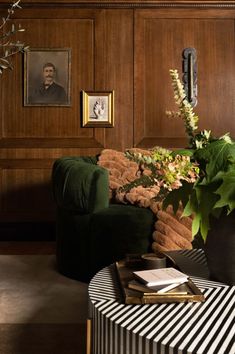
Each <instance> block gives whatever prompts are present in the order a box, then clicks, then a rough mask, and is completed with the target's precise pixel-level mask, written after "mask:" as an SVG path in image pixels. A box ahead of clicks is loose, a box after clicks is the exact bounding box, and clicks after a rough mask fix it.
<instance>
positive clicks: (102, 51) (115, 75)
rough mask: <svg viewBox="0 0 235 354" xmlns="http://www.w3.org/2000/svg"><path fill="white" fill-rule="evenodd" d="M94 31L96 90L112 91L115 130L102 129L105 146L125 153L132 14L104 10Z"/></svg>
mask: <svg viewBox="0 0 235 354" xmlns="http://www.w3.org/2000/svg"><path fill="white" fill-rule="evenodd" d="M96 30H97V31H96V35H97V37H96V39H97V41H96V48H97V51H96V73H97V76H96V83H95V87H96V89H97V90H101V89H103V90H114V91H115V104H114V107H115V128H114V129H112V128H111V129H106V130H105V136H106V139H105V145H106V146H107V147H109V148H114V149H118V150H124V149H125V148H127V147H130V146H132V145H133V12H132V11H131V10H104V11H103V21H102V23H101V24H100V27H99V28H96Z"/></svg>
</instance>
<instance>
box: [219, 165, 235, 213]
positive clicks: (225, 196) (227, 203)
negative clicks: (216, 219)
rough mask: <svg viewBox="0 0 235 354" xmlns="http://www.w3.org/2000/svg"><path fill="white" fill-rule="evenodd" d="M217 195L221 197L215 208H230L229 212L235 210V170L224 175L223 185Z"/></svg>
mask: <svg viewBox="0 0 235 354" xmlns="http://www.w3.org/2000/svg"><path fill="white" fill-rule="evenodd" d="M215 193H216V194H218V195H219V196H220V199H219V200H218V201H217V203H216V204H215V208H222V207H228V210H229V211H232V210H233V209H234V208H235V169H230V170H229V171H228V172H226V173H223V175H222V184H221V185H220V187H219V188H218V189H217V190H216V191H215Z"/></svg>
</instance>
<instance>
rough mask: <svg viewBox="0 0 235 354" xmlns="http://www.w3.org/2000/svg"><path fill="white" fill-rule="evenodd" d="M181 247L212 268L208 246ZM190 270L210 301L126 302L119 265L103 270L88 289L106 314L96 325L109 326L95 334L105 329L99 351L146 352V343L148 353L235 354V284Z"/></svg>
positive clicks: (186, 254) (95, 307) (96, 346)
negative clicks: (208, 258) (210, 278)
mask: <svg viewBox="0 0 235 354" xmlns="http://www.w3.org/2000/svg"><path fill="white" fill-rule="evenodd" d="M179 253H180V255H181V256H183V257H185V260H186V261H187V259H190V261H192V260H193V262H195V264H196V265H200V266H204V267H205V268H206V260H205V256H204V252H203V251H202V250H191V251H179ZM191 271H192V270H191ZM188 274H189V275H190V277H191V279H192V280H193V282H194V283H195V284H196V285H197V286H198V287H199V288H200V290H201V291H202V293H203V294H204V296H205V302H196V303H190V302H189V303H164V304H159V303H158V304H145V305H126V304H124V303H123V301H122V292H121V289H120V286H119V282H118V279H117V274H116V270H115V265H110V266H108V267H106V268H104V269H102V270H101V271H99V272H98V273H97V274H96V275H95V276H94V278H93V279H92V280H91V282H90V284H89V289H88V293H89V300H90V302H91V306H92V308H93V316H94V314H95V313H96V314H99V315H102V317H101V318H99V319H97V320H96V321H95V324H94V329H95V332H96V329H97V328H98V327H99V326H100V325H101V322H102V330H103V332H102V330H101V329H98V332H97V334H96V333H94V337H96V336H98V333H99V336H100V335H101V334H102V336H103V337H104V338H103V340H102V341H101V342H99V338H95V339H94V347H93V349H94V351H93V352H94V354H96V353H97V354H98V353H100V354H104V353H106V351H105V348H108V349H107V350H108V351H107V353H109V351H110V350H111V351H110V353H118V354H122V353H123V354H129V353H130V354H132V353H133V354H136V353H142V349H141V351H139V350H140V347H141V348H142V347H144V348H145V351H143V353H171V352H172V353H173V352H174V353H203V354H210V353H211V354H215V353H216V354H219V353H221V354H235V287H234V286H233V287H231V286H227V285H225V284H222V283H218V282H214V281H210V280H208V279H205V278H202V277H197V276H195V275H191V274H190V273H188ZM96 318H98V317H97V316H96ZM104 318H105V321H106V322H103V320H101V319H104ZM104 323H106V325H104ZM105 326H106V327H107V328H109V330H108V332H107V328H106V327H105ZM112 326H114V327H113V328H117V327H120V329H121V332H120V331H118V330H117V331H116V330H115V331H116V332H115V336H113V335H112V333H113V332H112V330H111V328H112ZM96 327H97V328H96ZM119 336H120V338H119ZM102 351H103V352H102ZM110 353H109V354H110Z"/></svg>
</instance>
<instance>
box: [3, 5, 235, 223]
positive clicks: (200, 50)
mask: <svg viewBox="0 0 235 354" xmlns="http://www.w3.org/2000/svg"><path fill="white" fill-rule="evenodd" d="M116 2H117V1H116ZM6 3H9V1H6V0H3V1H2V9H1V5H0V14H1V15H2V14H3V13H5V10H6V9H7V6H6ZM40 3H41V5H40ZM86 3H87V5H88V4H89V6H87V8H86V7H85V6H84V1H81V2H79V4H78V2H77V1H75V0H72V1H70V2H67V1H65V0H59V1H57V2H56V3H55V4H54V5H52V3H48V1H46V0H45V1H44V0H39V2H38V3H35V2H34V1H32V0H25V1H24V2H23V1H22V6H23V9H22V10H20V11H18V12H17V13H16V14H15V18H16V20H15V21H16V23H21V24H22V26H23V27H25V28H26V32H24V33H22V34H21V35H20V38H19V39H20V40H22V38H23V40H24V41H25V43H27V44H29V45H30V46H31V47H32V48H71V51H72V58H71V59H72V60H71V73H72V76H71V98H72V101H71V107H24V105H23V87H24V75H23V57H22V55H18V56H17V57H15V58H13V65H14V70H12V71H8V72H4V74H3V75H2V77H1V78H0V80H1V85H0V103H1V112H0V159H1V160H0V168H1V174H0V175H1V192H0V193H1V196H0V200H1V204H0V221H4V220H5V221H6V220H10V221H11V220H12V221H16V220H17V221H20V220H22V221H23V220H24V221H27V220H28V221H34V220H47V219H48V218H50V217H51V218H53V217H54V216H53V213H54V209H55V206H54V204H53V201H52V199H51V195H50V190H49V185H50V173H51V165H48V160H50V161H51V164H52V162H53V161H54V160H55V159H56V158H58V157H60V156H62V155H67V156H68V155H95V154H97V153H99V152H100V151H101V150H102V149H103V148H113V149H117V150H124V149H125V148H128V147H131V146H133V145H136V146H140V147H152V146H154V145H163V146H167V147H177V146H185V145H186V143H187V141H186V139H185V135H184V128H183V125H182V123H181V122H180V121H169V119H167V118H166V116H165V110H167V109H168V110H169V109H175V105H174V100H173V94H172V88H171V82H170V77H169V69H170V68H178V70H179V71H181V65H182V58H181V54H182V50H183V49H184V48H185V47H187V46H193V47H195V48H196V50H197V56H198V105H197V107H196V112H197V113H198V114H199V116H200V128H201V129H203V128H207V129H212V130H213V131H214V133H215V134H217V135H220V134H223V133H225V132H227V131H230V132H231V134H232V136H235V123H234V120H233V116H234V113H235V112H234V110H235V107H234V97H235V80H234V74H235V72H234V70H235V69H234V68H235V65H234V63H235V57H234V53H235V51H234V19H235V10H234V9H231V8H225V7H224V8H220V7H217V8H216V7H214V8H213V6H212V7H211V8H203V7H201V8H197V9H196V7H195V8H194V7H191V8H190V7H187V4H186V3H193V1H188V2H184V3H185V7H183V6H184V5H182V3H181V5H182V6H181V8H177V7H174V6H173V5H174V2H172V6H171V7H168V8H163V7H162V6H160V5H159V4H160V2H159V1H156V2H154V3H153V5H156V6H158V7H156V8H152V9H149V10H148V9H145V8H144V3H146V4H147V2H143V1H142V2H141V1H136V2H133V3H135V5H136V8H135V6H132V5H133V4H130V1H126V2H123V6H122V3H120V4H121V5H120V6H119V5H117V6H116V8H115V7H113V8H111V7H110V5H111V2H108V3H107V4H106V5H107V6H103V7H102V6H100V5H102V4H103V1H100V2H99V6H93V7H92V6H91V1H90V0H88V1H87V2H86ZM114 3H115V1H114V2H113V4H114ZM128 3H129V4H130V6H129V8H124V6H127V4H128ZM158 3H159V4H158ZM208 3H210V1H208ZM24 4H25V6H24ZM73 4H74V5H73ZM82 4H83V5H82ZM218 4H219V5H220V4H221V2H218ZM218 4H217V5H218ZM138 6H139V8H138ZM197 6H198V5H197ZM82 7H83V8H82ZM88 7H89V8H88ZM121 7H122V8H121ZM140 7H142V8H140ZM3 8H4V9H5V10H4V9H3ZM81 90H87V91H92V90H98V91H102V90H114V91H115V104H114V106H115V107H114V108H115V125H114V128H95V129H94V128H82V127H81V100H80V92H81ZM45 206H46V207H45ZM49 211H51V213H50V212H49ZM50 215H51V216H50Z"/></svg>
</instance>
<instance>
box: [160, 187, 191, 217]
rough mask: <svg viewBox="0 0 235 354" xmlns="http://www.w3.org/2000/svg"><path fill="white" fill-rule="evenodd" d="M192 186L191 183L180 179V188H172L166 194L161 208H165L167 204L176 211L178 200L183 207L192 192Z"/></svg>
mask: <svg viewBox="0 0 235 354" xmlns="http://www.w3.org/2000/svg"><path fill="white" fill-rule="evenodd" d="M192 188H193V184H192V183H188V182H186V181H182V186H181V187H180V188H178V189H174V190H173V191H171V192H170V193H169V194H168V195H167V196H166V198H165V199H164V201H163V209H166V208H167V206H168V205H172V206H173V210H174V212H175V213H176V211H177V210H178V208H179V203H180V202H182V205H183V206H184V207H185V205H186V204H187V202H188V200H189V196H190V194H191V192H192Z"/></svg>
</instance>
